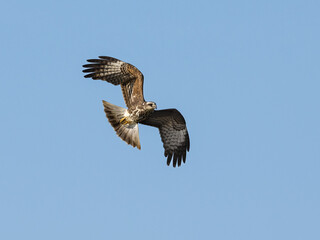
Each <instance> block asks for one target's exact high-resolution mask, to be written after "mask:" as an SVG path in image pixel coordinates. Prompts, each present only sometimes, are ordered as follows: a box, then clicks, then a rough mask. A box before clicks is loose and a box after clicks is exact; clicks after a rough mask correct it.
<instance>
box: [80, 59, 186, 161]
mask: <svg viewBox="0 0 320 240" xmlns="http://www.w3.org/2000/svg"><path fill="white" fill-rule="evenodd" d="M99 58H100V59H89V60H88V62H90V64H86V65H83V67H85V68H87V69H85V70H83V72H85V73H89V74H87V75H85V77H86V78H92V79H94V80H97V79H99V80H104V81H107V82H109V83H112V84H114V85H120V86H121V90H122V94H123V97H124V100H125V103H126V105H127V107H128V109H125V108H122V107H119V106H116V105H113V104H111V103H108V102H106V101H103V105H104V110H105V113H106V116H107V118H108V120H109V122H110V124H111V125H112V127H113V128H114V130H115V131H116V133H117V135H118V136H119V137H120V138H121V139H122V140H124V141H125V142H127V143H128V144H130V145H132V146H133V147H137V148H138V149H141V145H140V139H139V130H138V123H141V124H144V125H149V126H153V127H157V128H158V129H159V131H160V135H161V140H162V142H163V146H164V148H165V156H166V157H167V164H168V165H169V164H170V162H171V159H173V166H174V167H175V166H176V164H178V166H180V165H181V161H182V160H183V162H185V161H186V151H189V148H190V141H189V134H188V131H187V128H186V123H185V120H184V118H183V116H182V115H181V113H180V112H179V111H178V110H176V109H165V110H160V111H157V110H155V109H156V108H157V105H156V104H155V103H154V102H147V101H145V100H144V96H143V81H144V77H143V74H142V73H141V72H140V71H139V70H138V69H137V68H136V67H135V66H133V65H131V64H129V63H125V62H123V61H121V60H118V59H116V58H112V57H99Z"/></svg>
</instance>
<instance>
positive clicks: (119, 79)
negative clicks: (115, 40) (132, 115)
mask: <svg viewBox="0 0 320 240" xmlns="http://www.w3.org/2000/svg"><path fill="white" fill-rule="evenodd" d="M99 58H100V59H89V60H87V61H88V62H90V64H86V65H83V67H85V68H86V69H85V70H83V72H84V73H88V74H87V75H85V76H84V77H85V78H92V79H93V80H103V81H107V82H109V83H112V84H113V85H119V84H120V85H121V90H122V94H123V98H124V101H125V103H126V105H127V107H128V108H131V107H132V106H136V105H139V104H142V103H143V102H144V97H143V74H142V73H141V72H140V71H139V69H138V68H136V67H135V66H133V65H131V64H129V63H125V62H123V61H121V60H119V59H116V58H112V57H103V56H101V57H99Z"/></svg>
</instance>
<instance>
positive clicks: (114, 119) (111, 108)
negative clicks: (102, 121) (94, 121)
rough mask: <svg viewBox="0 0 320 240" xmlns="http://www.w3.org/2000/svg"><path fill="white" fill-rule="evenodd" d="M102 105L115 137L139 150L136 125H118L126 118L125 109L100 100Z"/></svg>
mask: <svg viewBox="0 0 320 240" xmlns="http://www.w3.org/2000/svg"><path fill="white" fill-rule="evenodd" d="M102 103H103V106H104V111H105V113H106V116H107V118H108V121H109V122H110V124H111V126H112V127H113V129H114V130H115V131H116V133H117V135H118V136H119V137H120V138H121V139H122V140H123V141H125V142H126V143H128V144H130V145H132V146H133V147H137V148H138V149H141V145H140V138H139V128H138V124H137V123H133V124H125V125H123V124H121V123H120V120H121V119H122V118H123V117H125V116H126V114H127V109H125V108H122V107H118V106H116V105H113V104H111V103H108V102H106V101H104V100H102Z"/></svg>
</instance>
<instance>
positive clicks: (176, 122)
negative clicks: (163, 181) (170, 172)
mask: <svg viewBox="0 0 320 240" xmlns="http://www.w3.org/2000/svg"><path fill="white" fill-rule="evenodd" d="M141 123H142V124H145V125H149V126H153V127H157V128H159V132H160V136H161V140H162V142H163V147H164V150H165V151H164V156H165V157H168V158H167V164H168V165H170V162H171V159H172V158H173V162H172V165H173V167H175V166H176V164H177V162H178V166H180V165H181V160H183V162H184V163H185V162H186V154H187V151H189V148H190V140H189V134H188V130H187V126H186V122H185V120H184V118H183V116H182V115H181V113H180V112H179V111H178V110H177V109H165V110H160V111H154V112H153V113H152V114H151V116H150V117H149V118H148V119H147V120H145V121H143V122H141Z"/></svg>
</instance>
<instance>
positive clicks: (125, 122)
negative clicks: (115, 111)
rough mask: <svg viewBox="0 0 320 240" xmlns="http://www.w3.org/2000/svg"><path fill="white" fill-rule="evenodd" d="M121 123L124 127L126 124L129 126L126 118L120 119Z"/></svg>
mask: <svg viewBox="0 0 320 240" xmlns="http://www.w3.org/2000/svg"><path fill="white" fill-rule="evenodd" d="M120 123H121V124H122V125H126V124H128V123H129V122H128V121H127V119H126V117H123V118H121V119H120Z"/></svg>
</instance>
